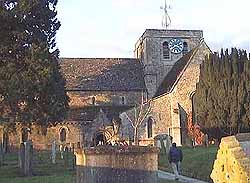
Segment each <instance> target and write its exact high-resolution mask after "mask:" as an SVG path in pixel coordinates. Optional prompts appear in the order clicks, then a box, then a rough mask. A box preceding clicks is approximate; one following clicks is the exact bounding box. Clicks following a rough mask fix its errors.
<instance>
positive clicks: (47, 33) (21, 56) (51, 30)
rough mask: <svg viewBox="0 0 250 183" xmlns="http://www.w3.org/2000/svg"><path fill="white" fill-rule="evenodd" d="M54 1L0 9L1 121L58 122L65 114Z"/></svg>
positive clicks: (28, 0)
mask: <svg viewBox="0 0 250 183" xmlns="http://www.w3.org/2000/svg"><path fill="white" fill-rule="evenodd" d="M56 4H57V0H4V1H1V4H0V25H1V26H0V116H2V117H11V118H12V119H14V122H21V123H25V124H27V123H30V122H37V123H38V124H40V125H42V126H44V127H47V125H48V124H49V123H54V122H56V121H61V120H63V118H64V117H65V116H64V115H65V113H66V110H67V108H68V97H67V95H66V92H65V80H64V79H63V77H62V75H61V73H60V71H59V69H60V66H59V63H58V56H59V50H58V49H57V48H56V42H55V35H56V32H57V30H58V29H59V27H60V22H59V21H58V19H57V18H56V15H57V12H56Z"/></svg>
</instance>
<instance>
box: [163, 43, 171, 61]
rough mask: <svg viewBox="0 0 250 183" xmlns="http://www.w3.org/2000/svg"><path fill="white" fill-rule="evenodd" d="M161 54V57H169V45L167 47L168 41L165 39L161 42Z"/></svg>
mask: <svg viewBox="0 0 250 183" xmlns="http://www.w3.org/2000/svg"><path fill="white" fill-rule="evenodd" d="M162 50H163V51H162V56H163V59H170V50H169V47H168V42H167V41H165V42H164V43H163V44H162Z"/></svg>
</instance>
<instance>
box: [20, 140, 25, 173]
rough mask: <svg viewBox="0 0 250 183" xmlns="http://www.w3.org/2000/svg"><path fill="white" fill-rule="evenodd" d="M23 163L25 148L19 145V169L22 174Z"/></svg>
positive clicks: (22, 144)
mask: <svg viewBox="0 0 250 183" xmlns="http://www.w3.org/2000/svg"><path fill="white" fill-rule="evenodd" d="M24 162H25V146H24V143H21V144H20V148H19V168H20V170H21V173H22V174H23V170H24Z"/></svg>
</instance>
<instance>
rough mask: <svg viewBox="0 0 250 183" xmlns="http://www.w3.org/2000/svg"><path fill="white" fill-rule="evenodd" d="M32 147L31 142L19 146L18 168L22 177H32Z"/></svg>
mask: <svg viewBox="0 0 250 183" xmlns="http://www.w3.org/2000/svg"><path fill="white" fill-rule="evenodd" d="M32 160H33V145H32V142H30V141H28V142H24V143H21V144H20V150H19V168H20V171H21V174H22V175H23V176H32Z"/></svg>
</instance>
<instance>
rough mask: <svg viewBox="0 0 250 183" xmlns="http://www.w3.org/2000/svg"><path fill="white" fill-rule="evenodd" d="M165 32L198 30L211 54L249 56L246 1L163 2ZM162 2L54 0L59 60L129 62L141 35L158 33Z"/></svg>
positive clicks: (184, 0)
mask: <svg viewBox="0 0 250 183" xmlns="http://www.w3.org/2000/svg"><path fill="white" fill-rule="evenodd" d="M167 4H169V5H170V7H171V9H170V10H169V15H170V17H171V20H172V24H171V25H170V27H169V29H198V30H203V34H204V38H205V41H206V42H207V44H208V45H209V47H210V48H211V50H213V51H218V50H220V48H222V47H223V48H231V47H237V48H241V49H246V50H248V51H250V23H249V17H250V13H249V7H250V1H249V0H237V1H236V0H167ZM163 5H164V0H59V1H58V6H57V11H58V19H59V20H60V21H61V24H62V25H61V27H60V29H59V31H58V33H57V46H58V48H59V49H60V57H71V58H79V57H82V58H106V57H107V58H133V57H134V53H133V51H134V45H135V43H136V41H137V40H138V38H139V37H140V36H141V35H142V34H143V32H144V31H145V30H146V29H162V16H163V10H161V9H160V7H161V6H163Z"/></svg>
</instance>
